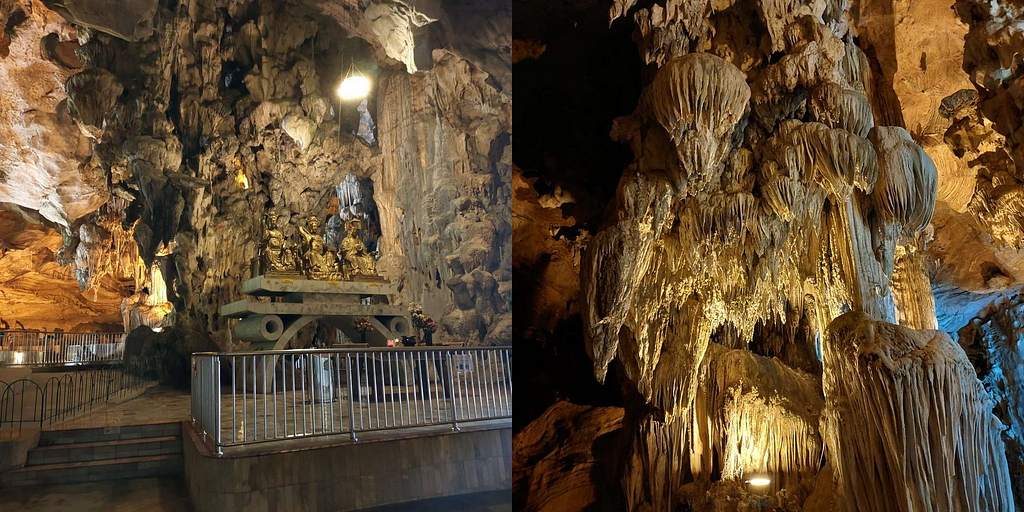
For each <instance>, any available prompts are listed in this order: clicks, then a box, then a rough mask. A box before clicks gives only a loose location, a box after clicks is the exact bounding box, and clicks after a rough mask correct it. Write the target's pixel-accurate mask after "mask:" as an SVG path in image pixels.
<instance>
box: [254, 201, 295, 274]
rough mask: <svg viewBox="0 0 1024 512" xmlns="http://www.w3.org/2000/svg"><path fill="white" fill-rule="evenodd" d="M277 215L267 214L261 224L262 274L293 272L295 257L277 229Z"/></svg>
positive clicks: (273, 213)
mask: <svg viewBox="0 0 1024 512" xmlns="http://www.w3.org/2000/svg"><path fill="white" fill-rule="evenodd" d="M277 219H278V216H277V213H275V212H269V213H267V215H266V217H265V218H264V222H263V243H262V247H261V249H262V253H263V254H262V258H261V262H260V263H261V267H262V268H261V270H262V272H263V273H264V274H269V273H281V272H295V256H294V255H293V254H292V250H291V247H289V246H288V243H287V242H286V241H285V238H284V234H282V233H281V230H279V229H277Z"/></svg>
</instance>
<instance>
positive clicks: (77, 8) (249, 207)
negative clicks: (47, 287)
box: [0, 0, 512, 344]
mask: <svg viewBox="0 0 1024 512" xmlns="http://www.w3.org/2000/svg"><path fill="white" fill-rule="evenodd" d="M509 16H510V10H509V7H508V6H507V5H504V4H501V3H482V4H481V3H477V2H469V1H440V0H439V1H425V2H424V1H403V0H399V1H387V0H385V1H378V0H370V1H365V0H363V1H356V0H326V1H321V0H282V1H273V2H271V1H266V2H256V1H206V0H195V1H184V2H180V1H176V0H145V1H122V0H95V1H94V0H76V1H73V2H49V1H41V0H3V1H2V2H0V21H2V23H0V25H2V26H3V27H4V32H3V34H2V39H0V86H2V88H3V91H4V94H3V95H2V97H0V203H3V204H5V205H7V206H6V208H7V209H8V210H10V211H11V212H13V213H11V215H13V216H15V217H17V218H18V219H22V220H24V221H25V222H27V223H28V224H25V225H22V224H18V226H19V228H18V229H40V230H50V231H46V232H47V233H50V235H48V236H51V238H46V237H43V238H45V243H44V242H42V241H40V242H38V243H36V244H35V246H40V247H41V246H42V245H45V246H46V247H50V249H52V252H54V259H55V262H56V264H58V265H59V266H61V265H62V266H65V267H66V268H69V269H71V270H70V271H68V272H65V274H64V275H66V276H68V277H69V278H70V279H69V281H68V283H65V284H67V285H68V286H67V288H68V289H67V290H65V291H67V293H71V290H73V289H74V288H76V287H77V289H78V290H80V291H81V292H82V293H88V292H87V291H88V290H96V289H101V288H102V289H103V290H108V291H109V290H111V289H113V290H116V291H115V295H119V296H120V299H117V300H115V297H108V299H109V300H107V301H106V304H107V307H108V308H109V309H108V310H106V314H109V315H113V316H114V317H115V318H126V319H127V318H129V317H131V318H135V317H133V316H132V315H131V314H130V313H131V311H133V310H136V309H140V310H141V309H146V310H147V311H149V309H152V308H153V307H156V305H155V304H148V305H147V303H150V302H152V298H151V297H148V296H146V295H139V294H140V293H143V294H149V293H151V292H153V290H156V289H159V290H161V292H162V291H163V289H164V288H166V303H161V304H163V305H160V306H159V308H157V309H160V310H173V312H174V315H175V320H173V322H176V323H179V324H181V325H183V326H188V327H187V328H189V329H191V330H194V331H199V332H207V333H210V334H212V335H213V337H214V339H215V340H216V342H218V343H222V344H224V343H227V342H228V339H227V338H228V337H227V333H226V325H227V324H226V320H224V319H220V318H219V315H218V314H217V311H218V308H219V307H220V305H222V304H223V303H226V302H228V301H229V300H230V299H231V298H232V297H234V294H236V293H237V292H238V288H239V286H240V281H241V280H242V279H243V278H244V276H246V275H248V271H249V261H250V259H251V258H252V257H253V255H254V250H255V246H256V240H257V239H258V235H257V233H258V229H259V225H260V222H261V221H262V219H263V217H264V213H266V212H269V211H275V212H276V213H278V214H279V215H280V214H287V215H284V217H283V218H282V219H281V220H280V222H281V226H280V227H281V228H282V229H284V230H285V232H286V235H287V236H292V235H294V233H295V227H294V226H295V225H298V221H299V220H301V219H305V218H306V217H307V216H308V215H311V214H316V215H323V214H325V213H327V212H328V209H329V208H330V206H331V204H332V200H333V203H334V204H337V200H338V198H341V199H342V200H343V202H342V204H340V205H339V207H340V210H341V213H339V214H338V215H342V216H347V217H345V218H349V217H351V216H359V217H361V218H363V219H364V220H366V221H369V222H368V223H369V229H367V230H366V233H368V235H367V239H366V240H365V243H367V244H368V245H370V246H371V247H379V248H380V249H381V253H382V254H383V255H385V256H386V259H385V260H384V261H382V263H381V267H382V271H383V272H384V273H385V274H386V275H388V276H390V277H391V278H392V279H395V280H401V283H400V288H401V289H402V290H403V297H402V300H404V301H406V302H422V303H427V304H429V311H428V313H429V314H430V315H431V316H432V317H434V318H437V319H438V321H439V323H440V324H441V326H442V329H445V330H446V331H447V332H449V333H450V334H452V335H457V336H459V337H471V338H472V339H474V340H476V341H477V342H483V341H484V339H487V340H489V341H491V342H496V340H501V339H502V338H503V337H504V338H507V336H508V335H509V330H510V328H511V312H510V307H511V306H510V304H511V276H510V274H509V271H508V268H509V267H510V255H511V251H510V250H506V248H504V246H505V245H506V244H507V243H508V238H509V236H508V231H509V227H508V226H509V223H508V220H507V216H508V212H507V211H506V210H505V207H504V201H503V200H501V199H500V198H501V197H504V196H506V195H508V191H507V187H508V186H507V185H506V182H507V181H508V177H507V166H508V163H509V161H510V158H511V148H510V142H511V136H510V134H511V116H510V105H511V94H512V79H511V57H510V47H511V36H510V34H509V30H508V24H509ZM350 73H360V74H364V75H366V76H368V77H369V78H370V79H371V81H372V82H373V83H374V86H373V87H372V88H371V91H370V95H369V97H367V99H366V100H364V101H363V102H361V103H359V102H356V103H344V102H341V101H340V100H339V99H338V98H337V97H336V95H335V88H336V87H337V86H338V84H339V83H340V81H341V79H342V78H343V77H344V76H346V75H348V74H350ZM399 94H406V95H408V96H415V98H412V97H399ZM390 108H394V109H403V110H402V112H403V113H402V114H396V115H394V116H391V117H390V118H389V117H388V116H387V115H386V112H384V111H385V110H387V109H390ZM428 132H429V133H431V134H432V136H430V137H429V138H426V139H424V138H423V134H425V133H428ZM467 134H472V135H471V136H470V135H467ZM467 139H470V140H467ZM382 147H385V148H387V149H386V150H385V149H382ZM421 173H423V174H424V175H425V176H426V177H425V178H424V177H418V176H419V175H420V174H421ZM413 180H414V181H413ZM383 183H387V185H384V184H383ZM374 184H376V185H374ZM396 188H399V189H401V192H399V193H396V190H395V189H396ZM441 201H443V202H444V205H443V206H436V205H437V204H438V203H439V202H441ZM414 215H415V216H416V218H415V219H413V216H414ZM343 220H344V219H343ZM19 222H21V221H19ZM341 224H342V222H340V221H339V222H335V223H333V224H330V225H329V226H328V227H329V228H331V229H335V230H337V229H341V227H340V226H341ZM11 226H13V224H12V225H11ZM25 226H35V227H31V228H29V227H25ZM332 226H333V227H332ZM12 229H13V228H12ZM53 233H57V234H58V235H59V236H60V238H61V243H60V244H59V245H58V246H57V247H51V246H52V245H53V239H52V234H53ZM12 236H13V234H12ZM329 236H336V233H335V234H333V235H330V234H329ZM339 238H340V237H339ZM424 239H425V240H424ZM462 240H466V241H467V244H466V245H473V243H475V244H476V245H475V246H473V247H468V248H467V247H460V246H459V243H458V242H456V241H460V242H461V241H462ZM26 243H27V242H26ZM22 245H24V244H22ZM18 247H19V250H27V249H24V248H22V247H21V245H19V246H18ZM460 249H461V252H460V251H459V250H460ZM40 250H41V249H40ZM37 252H38V251H37ZM17 254H21V253H20V252H19V253H17ZM15 256H16V254H15V253H9V255H8V256H7V257H6V258H5V259H7V260H11V261H13V260H14V259H15ZM111 275H113V276H115V277H116V279H117V280H118V283H120V282H124V283H125V286H124V287H122V288H118V287H117V286H115V285H114V284H111V283H107V281H109V280H110V279H111V277H109V276H111ZM155 279H156V280H159V281H161V282H160V283H154V280H155ZM164 282H166V286H163V284H164ZM129 284H130V285H129ZM71 285H74V286H73V287H72V286H71ZM60 286H64V284H61V285H60ZM118 286H119V285H118ZM56 287H58V286H57V284H53V286H52V288H56ZM61 290H64V289H63V288H61ZM61 293H64V291H61V292H59V293H58V292H56V291H55V294H57V295H60V294H61ZM76 293H77V292H76ZM71 295H74V294H73V293H71ZM162 297H163V295H162V294H161V298H162ZM122 301H126V302H122ZM101 302H102V301H101ZM147 308H149V309H147ZM125 309H127V310H128V313H125V314H122V313H124V311H122V310H125ZM165 312H166V311H165ZM13 314H14V312H12V313H11V314H9V315H8V316H11V315H13ZM26 314H28V312H26ZM32 314H33V315H34V314H35V313H34V312H32ZM149 316H152V315H150V313H145V314H141V316H140V317H139V318H148V317H149ZM152 320H153V321H154V322H160V321H161V320H160V318H159V317H156V318H153V319H152ZM139 321H143V320H139ZM147 321H148V320H147ZM125 324H126V325H125V327H126V328H129V327H131V326H133V325H135V321H134V320H132V321H130V322H129V321H128V320H126V322H125ZM129 324H130V325H129ZM51 327H52V326H51ZM61 327H64V328H69V327H71V325H68V324H67V323H65V324H64V325H61Z"/></svg>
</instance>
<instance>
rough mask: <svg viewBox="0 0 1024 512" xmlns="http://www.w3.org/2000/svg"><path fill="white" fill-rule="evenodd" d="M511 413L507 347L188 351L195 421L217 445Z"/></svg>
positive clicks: (220, 447) (219, 450)
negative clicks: (190, 362)
mask: <svg viewBox="0 0 1024 512" xmlns="http://www.w3.org/2000/svg"><path fill="white" fill-rule="evenodd" d="M511 417H512V348H511V347H473V348H427V347H422V348H418V347H413V348H376V349H374V348H370V349H326V350H267V351H260V352H229V353H211V352H201V353H195V354H192V421H193V423H194V424H195V425H196V426H197V427H198V430H199V431H200V432H201V433H202V435H203V438H204V439H206V440H207V442H209V443H210V444H211V446H212V447H213V448H214V449H215V451H216V452H217V453H218V454H221V453H223V449H224V448H229V447H233V446H239V445H248V444H254V443H265V442H272V441H281V440H286V439H295V438H302V437H313V436H324V435H337V434H349V436H350V437H351V438H352V440H356V439H357V437H356V436H357V434H358V433H359V432H368V431H375V430H386V429H396V428H408V427H418V426H426V425H444V424H450V425H451V426H452V428H453V429H455V430H458V429H459V424H460V423H462V422H468V421H478V420H488V419H497V418H511Z"/></svg>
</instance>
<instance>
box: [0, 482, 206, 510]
mask: <svg viewBox="0 0 1024 512" xmlns="http://www.w3.org/2000/svg"><path fill="white" fill-rule="evenodd" d="M0 510H5V511H7V510H9V511H11V512H15V511H24V512H35V511H39V512H44V511H45V512H62V511H73V512H92V511H96V512H135V511H139V512H142V511H147V512H149V511H152V512H186V511H189V510H191V507H190V506H189V501H188V491H187V490H186V488H185V482H184V481H183V480H182V479H180V478H140V479H135V480H111V481H108V482H91V483H84V484H68V485H55V486H54V485H49V486H40V487H22V488H17V489H7V490H6V491H4V492H3V493H0Z"/></svg>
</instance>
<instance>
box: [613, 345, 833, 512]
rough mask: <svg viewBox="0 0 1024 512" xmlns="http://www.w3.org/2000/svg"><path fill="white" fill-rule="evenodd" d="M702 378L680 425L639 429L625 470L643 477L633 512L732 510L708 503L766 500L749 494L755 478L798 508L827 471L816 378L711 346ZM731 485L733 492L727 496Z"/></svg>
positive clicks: (631, 487) (654, 423)
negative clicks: (668, 507) (677, 504)
mask: <svg viewBox="0 0 1024 512" xmlns="http://www.w3.org/2000/svg"><path fill="white" fill-rule="evenodd" d="M698 379H699V384H698V386H697V388H696V389H697V392H696V397H695V401H694V405H693V408H692V409H691V410H690V412H689V413H688V414H687V416H686V417H685V418H681V417H678V416H670V415H665V417H664V418H659V417H657V416H651V417H648V418H646V419H645V420H643V422H642V423H641V424H640V427H639V434H638V435H639V437H640V438H641V439H642V442H639V443H634V445H633V450H634V451H633V452H632V454H631V458H630V459H629V461H628V462H627V467H626V472H627V473H626V474H627V475H629V472H637V473H639V475H634V476H632V477H630V476H627V478H626V481H627V487H626V488H625V489H624V490H625V492H626V500H627V503H628V505H629V508H630V509H631V510H637V509H644V508H645V507H648V506H650V504H651V503H666V502H671V501H673V500H675V501H683V502H685V503H687V504H688V505H689V507H691V508H692V509H694V510H704V509H709V510H710V509H714V510H735V508H730V507H725V508H721V507H720V505H718V506H716V505H714V502H715V501H716V500H717V499H716V498H714V497H711V496H713V495H715V494H718V493H723V494H726V495H728V494H737V496H734V497H733V498H734V499H732V500H730V501H732V502H733V507H736V506H737V503H746V504H747V505H748V506H750V505H753V504H754V503H756V502H757V501H758V500H760V499H761V498H762V497H759V496H757V495H756V494H755V495H747V491H749V489H746V488H744V487H745V486H744V485H743V484H744V482H745V480H747V479H749V478H751V477H754V476H767V477H770V478H771V479H772V482H773V484H772V491H773V494H774V493H776V492H778V491H779V490H781V489H785V492H783V493H781V494H780V496H786V498H785V500H786V501H790V502H792V503H791V505H793V506H796V507H799V506H800V505H801V504H802V503H804V502H805V501H806V500H807V499H808V498H809V497H810V494H811V493H812V491H813V489H814V487H815V485H817V481H818V479H819V478H820V475H821V472H822V471H824V470H823V469H822V463H823V450H824V441H823V439H822V435H821V433H820V432H819V427H818V419H819V414H820V413H821V410H822V408H823V398H822V394H821V381H820V379H819V378H818V377H817V376H814V375H811V374H807V373H804V372H801V371H799V370H793V369H792V368H789V367H787V366H786V365H785V364H783V363H781V362H780V361H779V360H778V359H773V358H766V357H762V356H758V355H756V354H752V353H750V352H748V351H746V350H742V349H729V348H726V347H723V346H721V345H719V344H717V343H711V344H709V345H708V349H707V352H706V354H705V358H704V362H703V363H702V365H701V368H700V370H699V374H698ZM681 421H682V422H685V424H686V425H689V428H686V427H683V426H682V425H680V424H678V423H677V422H681ZM678 436H682V437H678ZM829 478H831V477H829ZM731 486H736V488H735V489H733V491H739V492H732V491H726V489H731V488H732V487H731ZM704 491H707V494H705V492H704ZM741 509H742V508H741Z"/></svg>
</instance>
